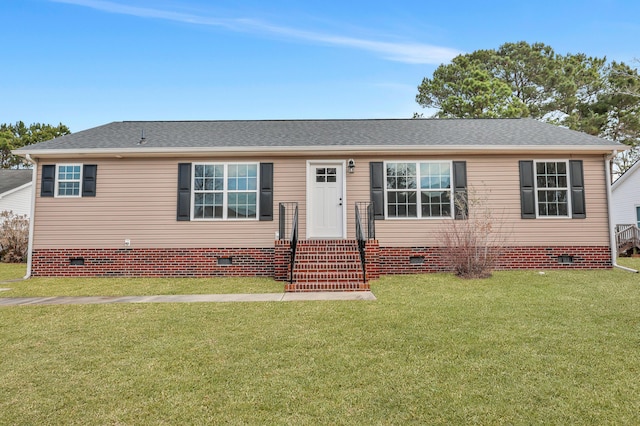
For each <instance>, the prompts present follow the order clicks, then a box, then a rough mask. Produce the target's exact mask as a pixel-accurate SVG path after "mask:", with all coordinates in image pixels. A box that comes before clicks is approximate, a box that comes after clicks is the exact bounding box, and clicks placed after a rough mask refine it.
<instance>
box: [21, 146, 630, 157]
mask: <svg viewBox="0 0 640 426" xmlns="http://www.w3.org/2000/svg"><path fill="white" fill-rule="evenodd" d="M627 148H628V147H626V146H625V145H619V144H611V145H595V146H592V145H578V146H576V145H553V146H548V145H521V146H517V145H475V146H464V145H429V146H424V145H385V146H376V145H358V146H353V145H333V146H248V147H202V148H153V147H144V148H106V149H104V148H103V149H96V148H90V149H89V148H87V149H41V150H28V149H24V148H22V149H20V150H15V151H13V153H14V154H16V155H20V156H26V155H27V154H29V155H31V157H34V158H70V157H110V158H125V157H128V158H130V157H175V156H176V155H180V156H196V157H198V156H211V155H215V156H221V155H225V156H241V157H249V156H257V155H277V156H298V155H300V154H307V155H313V154H320V155H322V154H324V155H326V154H327V153H332V154H337V153H339V154H354V155H355V154H362V153H367V154H387V153H394V154H416V153H421V154H452V153H456V154H481V153H482V154H487V153H500V154H507V153H517V154H524V153H541V152H545V153H557V154H561V153H567V154H571V153H576V152H580V153H583V154H608V153H611V152H612V151H622V150H625V149H627Z"/></svg>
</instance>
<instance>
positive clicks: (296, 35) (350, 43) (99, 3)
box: [51, 0, 462, 65]
mask: <svg viewBox="0 0 640 426" xmlns="http://www.w3.org/2000/svg"><path fill="white" fill-rule="evenodd" d="M51 1H53V2H56V3H67V4H73V5H77V6H83V7H89V8H92V9H96V10H101V11H103V12H108V13H116V14H121V15H130V16H138V17H141V18H153V19H164V20H168V21H176V22H182V23H188V24H196V25H206V26H216V27H223V28H227V29H230V30H233V31H241V32H257V33H263V34H272V35H278V36H285V37H289V38H291V39H294V40H304V41H309V42H314V43H322V44H327V45H333V46H339V47H347V48H354V49H360V50H365V51H369V52H373V53H376V54H378V55H380V56H382V57H383V58H384V59H387V60H391V61H396V62H404V63H410V64H434V65H439V64H441V63H444V62H448V61H450V60H451V59H452V58H453V57H454V56H456V55H459V54H460V53H462V52H460V51H458V50H456V49H451V48H448V47H439V46H432V45H429V44H423V43H403V42H389V41H376V40H367V39H360V38H354V37H346V36H340V35H332V34H323V33H318V32H311V31H304V30H298V29H295V28H287V27H281V26H277V25H272V24H269V23H266V22H263V21H259V20H255V19H248V18H236V19H228V18H213V17H207V16H200V15H194V14H188V13H180V12H173V11H168V10H161V9H152V8H146V7H136V6H128V5H124V4H120V3H115V2H112V1H107V0H51Z"/></svg>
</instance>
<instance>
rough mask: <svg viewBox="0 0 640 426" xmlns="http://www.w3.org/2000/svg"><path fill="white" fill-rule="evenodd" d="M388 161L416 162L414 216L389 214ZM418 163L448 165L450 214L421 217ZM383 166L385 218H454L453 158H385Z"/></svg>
mask: <svg viewBox="0 0 640 426" xmlns="http://www.w3.org/2000/svg"><path fill="white" fill-rule="evenodd" d="M388 163H414V164H416V179H417V181H416V189H415V191H416V193H417V194H416V195H417V197H416V203H417V205H416V209H417V211H416V213H417V216H416V217H394V216H389V214H388V213H389V208H388V207H389V199H388V196H387V191H388V189H387V164H388ZM420 163H430V164H432V163H438V164H448V165H449V189H448V191H449V192H450V194H451V196H450V198H451V201H450V205H451V215H450V216H426V217H422V204H421V202H420V199H421V197H420V192H421V188H420ZM383 167H384V218H385V220H443V219H444V220H447V219H454V217H455V210H454V205H453V202H454V196H455V194H454V187H453V186H454V182H453V160H424V159H421V160H387V161H384V163H383ZM425 191H429V190H428V189H425ZM392 192H396V191H392Z"/></svg>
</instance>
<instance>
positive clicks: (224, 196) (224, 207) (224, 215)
mask: <svg viewBox="0 0 640 426" xmlns="http://www.w3.org/2000/svg"><path fill="white" fill-rule="evenodd" d="M239 164H243V165H251V166H256V189H255V191H253V190H240V191H238V190H233V191H232V192H246V193H252V192H255V194H256V217H247V218H241V217H233V218H228V216H227V215H228V211H227V210H228V208H229V204H228V195H229V189H228V188H227V179H228V177H229V174H228V170H229V166H230V165H239ZM201 165H222V166H224V175H223V176H224V179H223V189H222V217H221V218H215V217H212V218H208V217H207V218H202V217H194V215H193V214H194V212H195V206H194V201H195V194H196V191H195V188H194V183H195V175H196V166H201ZM190 203H191V206H190V208H189V210H190V216H191V217H190V219H191V220H192V221H195V222H221V221H229V222H235V221H240V222H247V221H248V222H251V221H258V220H259V219H260V163H258V162H254V161H235V162H234V161H220V162H215V161H200V162H197V163H191V200H190Z"/></svg>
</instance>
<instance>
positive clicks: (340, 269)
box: [286, 240, 369, 291]
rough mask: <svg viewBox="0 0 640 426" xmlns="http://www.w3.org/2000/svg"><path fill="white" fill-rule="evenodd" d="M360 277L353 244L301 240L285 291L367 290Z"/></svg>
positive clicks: (348, 241) (340, 241)
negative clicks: (290, 278)
mask: <svg viewBox="0 0 640 426" xmlns="http://www.w3.org/2000/svg"><path fill="white" fill-rule="evenodd" d="M363 277H364V274H363V272H362V264H361V260H360V252H359V251H358V243H357V241H356V240H303V241H299V242H298V246H297V248H296V262H295V267H294V271H293V283H290V284H287V286H286V291H363V290H369V284H368V283H365V282H363V280H364V278H363Z"/></svg>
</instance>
